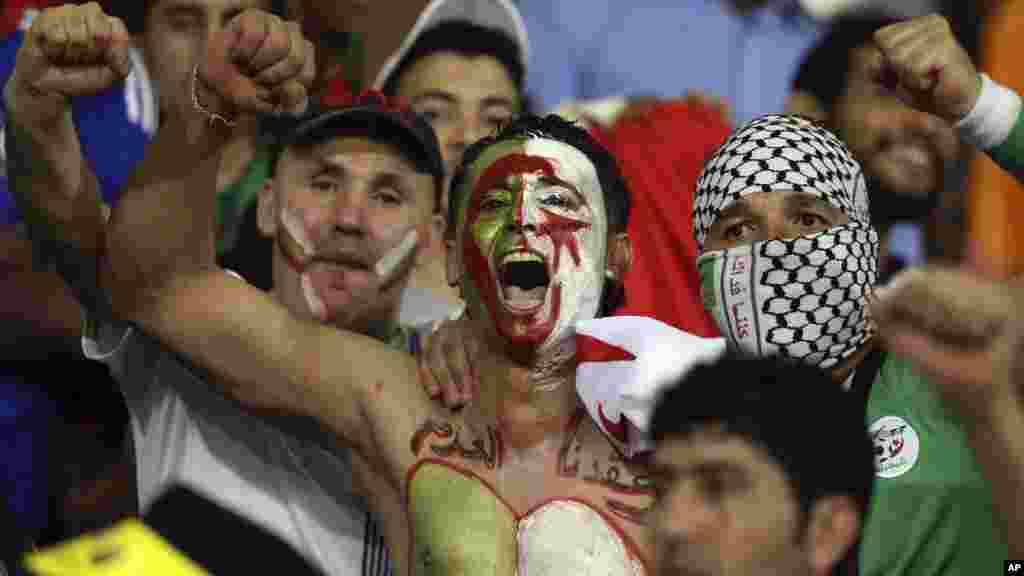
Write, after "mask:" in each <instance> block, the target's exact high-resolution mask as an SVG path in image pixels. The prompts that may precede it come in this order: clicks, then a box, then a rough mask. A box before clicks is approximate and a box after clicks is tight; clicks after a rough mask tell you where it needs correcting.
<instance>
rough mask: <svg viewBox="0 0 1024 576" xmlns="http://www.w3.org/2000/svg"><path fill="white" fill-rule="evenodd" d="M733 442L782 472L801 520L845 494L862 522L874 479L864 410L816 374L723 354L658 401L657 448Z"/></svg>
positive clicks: (777, 360)
mask: <svg viewBox="0 0 1024 576" xmlns="http://www.w3.org/2000/svg"><path fill="white" fill-rule="evenodd" d="M707 431H718V432H720V433H722V434H724V435H725V436H735V437H739V438H740V439H742V440H745V441H746V442H748V443H750V444H751V445H753V446H755V447H757V448H759V449H760V450H762V451H763V452H764V453H766V454H767V455H768V456H770V458H771V459H772V460H773V461H775V462H776V463H777V464H778V465H779V466H780V467H781V468H782V470H783V472H784V473H785V476H786V477H787V479H788V481H789V483H790V484H791V486H792V488H793V492H794V494H795V495H796V497H797V500H798V504H799V506H800V512H801V514H802V515H803V516H804V517H805V519H806V516H807V514H808V513H809V512H810V510H811V508H812V507H813V505H814V504H815V503H816V502H817V501H818V500H820V499H822V498H826V497H829V496H846V497H849V498H851V499H852V500H853V501H854V502H855V503H856V506H857V511H858V512H859V516H860V518H861V520H862V522H863V519H864V518H865V516H866V514H867V510H868V502H869V500H870V497H871V487H872V482H873V479H874V473H875V468H874V453H873V448H872V443H871V440H870V438H869V436H868V433H867V429H866V426H865V423H864V406H863V405H860V404H859V403H858V402H857V400H856V398H855V397H854V396H852V395H849V394H847V393H846V392H844V391H843V390H842V389H841V388H840V387H839V386H837V385H836V384H835V383H834V382H833V380H832V379H831V377H830V376H829V375H828V374H827V373H825V372H824V371H822V370H819V369H816V368H813V367H810V366H806V365H803V364H797V363H793V362H789V361H786V360H784V359H782V358H779V357H760V358H755V357H745V356H739V355H735V354H732V353H730V354H728V355H726V356H724V357H723V358H721V359H719V360H718V361H716V362H715V363H713V364H705V365H698V366H697V367H696V368H694V369H693V370H691V371H690V372H689V373H688V374H687V375H686V376H685V377H683V379H682V380H681V381H680V382H679V383H678V384H677V385H675V386H673V387H672V388H671V389H669V390H668V391H667V392H666V393H665V394H664V395H663V396H662V397H661V399H660V400H659V403H658V406H657V408H656V409H655V412H654V417H653V419H652V424H651V435H652V439H653V440H654V442H655V445H659V444H661V443H663V442H667V441H671V440H673V439H682V440H686V439H690V438H692V437H694V436H695V435H696V434H698V433H700V432H707Z"/></svg>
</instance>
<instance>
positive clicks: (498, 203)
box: [480, 190, 512, 212]
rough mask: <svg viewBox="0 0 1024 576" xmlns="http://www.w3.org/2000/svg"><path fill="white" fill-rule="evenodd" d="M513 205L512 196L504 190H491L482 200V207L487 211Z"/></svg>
mask: <svg viewBox="0 0 1024 576" xmlns="http://www.w3.org/2000/svg"><path fill="white" fill-rule="evenodd" d="M511 205H512V196H511V194H509V193H508V192H506V191H504V190H501V191H495V192H490V193H488V194H487V195H486V196H484V197H483V199H482V200H481V201H480V209H481V210H484V211H487V212H493V211H495V210H501V209H502V208H507V207H508V206H511Z"/></svg>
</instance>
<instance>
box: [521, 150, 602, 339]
mask: <svg viewBox="0 0 1024 576" xmlns="http://www.w3.org/2000/svg"><path fill="white" fill-rule="evenodd" d="M523 152H524V153H525V154H526V155H528V156H538V157H541V158H548V159H550V160H551V161H552V164H553V166H554V171H555V176H556V177H558V178H559V179H560V180H564V181H565V182H569V183H572V184H573V185H574V186H575V187H576V190H577V191H578V192H579V194H580V195H581V196H582V197H583V199H584V200H585V201H586V203H587V206H588V209H589V212H590V228H589V229H584V230H581V231H579V232H577V233H576V234H574V236H575V237H576V239H577V241H578V242H579V253H580V263H579V266H578V267H577V266H576V263H575V262H574V261H573V258H572V254H570V253H569V248H568V247H567V246H563V247H561V248H560V249H561V250H562V251H563V253H562V254H559V255H558V259H559V269H558V270H554V271H553V272H554V275H553V277H552V278H551V287H549V290H551V289H552V288H553V286H554V285H555V284H559V285H561V287H562V297H561V302H560V303H559V305H560V312H559V316H558V318H556V319H555V326H554V327H553V328H552V330H551V332H550V334H548V336H547V338H546V339H545V340H544V342H543V343H542V344H541V348H552V347H555V346H557V345H558V344H559V343H561V342H563V341H564V340H566V339H567V338H571V337H572V335H573V330H572V327H573V326H574V325H575V324H576V322H577V321H579V320H589V319H591V318H594V317H595V316H596V315H597V312H598V310H599V309H600V305H601V293H602V289H603V287H604V277H605V276H604V272H605V264H606V261H607V250H608V244H607V238H608V216H607V214H606V213H605V199H604V191H603V190H602V189H601V184H600V181H599V180H598V178H597V169H596V168H595V167H594V165H593V163H591V162H590V160H589V159H588V158H587V157H586V155H584V154H583V153H582V152H580V151H579V150H577V149H575V148H573V147H572V146H569V145H568V144H564V143H562V142H558V141H556V140H547V139H542V138H536V139H531V140H527V141H526V143H525V145H524V147H523ZM533 196H535V194H534V192H533V190H531V191H530V193H529V194H528V196H527V198H525V199H524V200H525V201H524V209H526V204H527V202H530V203H534V205H535V206H536V207H537V208H538V209H539V205H537V204H535V200H536V199H535V198H532V197H533ZM528 212H529V213H530V214H531V215H532V214H536V213H537V211H536V210H532V209H531V210H529V211H528ZM552 256H554V255H552Z"/></svg>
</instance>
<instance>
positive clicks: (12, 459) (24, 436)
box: [0, 366, 57, 535]
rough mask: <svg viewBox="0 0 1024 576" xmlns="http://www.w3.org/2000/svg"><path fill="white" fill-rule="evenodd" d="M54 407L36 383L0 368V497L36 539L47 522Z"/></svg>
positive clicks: (22, 527)
mask: <svg viewBox="0 0 1024 576" xmlns="http://www.w3.org/2000/svg"><path fill="white" fill-rule="evenodd" d="M56 416H57V407H56V403H55V402H54V401H53V400H51V399H50V397H49V396H48V395H47V393H46V389H45V387H44V386H43V385H42V384H40V383H34V382H25V381H24V380H23V379H22V378H21V376H20V375H18V374H16V373H14V372H13V371H11V370H9V369H5V368H4V367H2V366H0V462H3V466H0V499H3V501H4V502H5V504H6V506H7V507H8V509H9V510H10V511H11V512H12V513H13V514H14V517H15V520H16V522H17V523H18V526H19V528H20V529H21V530H22V531H23V532H24V533H25V534H30V535H38V534H39V533H40V532H41V531H42V530H44V529H45V528H46V526H47V523H48V521H49V508H50V501H49V498H50V478H49V476H50V470H51V468H50V463H49V457H50V452H51V451H50V436H51V429H52V426H53V424H54V421H55V420H54V419H55V418H56Z"/></svg>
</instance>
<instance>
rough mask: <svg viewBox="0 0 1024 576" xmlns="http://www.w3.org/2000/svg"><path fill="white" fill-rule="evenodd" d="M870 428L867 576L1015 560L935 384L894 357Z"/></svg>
mask: <svg viewBox="0 0 1024 576" xmlns="http://www.w3.org/2000/svg"><path fill="white" fill-rule="evenodd" d="M867 424H868V426H869V429H870V433H871V437H872V441H873V442H874V445H875V464H876V474H875V487H874V496H873V498H872V502H871V506H870V511H869V515H868V518H867V524H866V525H865V527H864V538H863V541H862V544H861V551H860V563H859V564H860V574H861V575H863V576H882V575H886V576H890V575H900V576H902V575H910V576H917V575H921V576H924V575H928V576H931V575H937V574H948V575H950V576H953V575H956V576H960V575H964V576H967V575H973V574H979V575H980V574H996V573H998V571H999V570H1002V569H1003V561H1004V560H1006V559H1007V558H1008V556H1007V554H1008V551H1007V546H1006V543H1005V540H1004V538H1003V537H1002V535H1001V534H1000V530H999V528H998V524H997V521H996V518H995V516H994V513H993V510H992V494H991V488H990V487H989V484H988V482H987V481H986V480H985V479H984V477H983V476H982V473H981V469H980V468H979V467H978V464H977V463H976V462H975V460H974V456H973V453H972V451H971V449H970V448H969V447H968V445H967V439H966V437H965V435H964V432H963V431H962V430H961V429H960V426H959V424H958V423H957V422H956V420H955V419H954V418H953V417H952V416H950V415H949V414H948V413H947V412H946V410H945V408H944V407H943V406H942V405H941V403H940V399H939V398H938V397H937V396H936V395H935V393H934V391H933V390H932V388H931V386H930V385H929V384H928V382H926V381H925V380H924V379H923V378H922V377H920V376H919V375H917V374H916V373H915V372H914V371H913V370H912V369H911V368H910V365H909V364H908V363H907V362H906V361H905V360H902V359H900V358H897V357H895V356H893V355H887V357H886V358H885V360H884V362H883V364H882V366H881V369H880V370H879V372H878V375H877V376H876V378H875V381H874V384H873V385H872V388H871V391H870V395H869V397H868V405H867Z"/></svg>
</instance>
